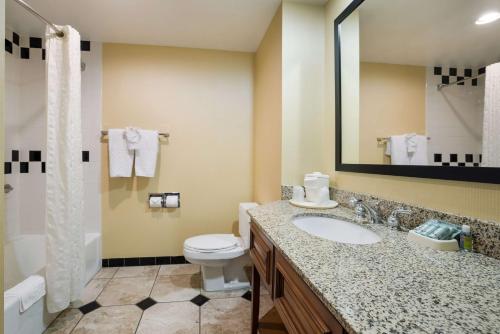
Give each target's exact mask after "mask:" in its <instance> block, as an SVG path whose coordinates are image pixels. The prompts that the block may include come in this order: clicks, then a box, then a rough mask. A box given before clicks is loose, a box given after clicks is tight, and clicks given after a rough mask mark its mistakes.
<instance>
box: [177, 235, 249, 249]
mask: <svg viewBox="0 0 500 334" xmlns="http://www.w3.org/2000/svg"><path fill="white" fill-rule="evenodd" d="M239 245H240V242H239V240H238V238H236V237H235V236H234V235H233V234H205V235H198V236H195V237H191V238H189V239H186V241H184V248H185V249H189V250H190V251H193V252H199V253H217V252H225V251H229V250H232V249H234V248H236V247H238V246H239Z"/></svg>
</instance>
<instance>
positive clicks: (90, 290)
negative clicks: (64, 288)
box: [71, 278, 111, 308]
mask: <svg viewBox="0 0 500 334" xmlns="http://www.w3.org/2000/svg"><path fill="white" fill-rule="evenodd" d="M110 280H111V279H110V278H103V279H93V280H92V281H90V282H89V284H87V286H86V287H85V289H84V290H83V295H82V298H80V300H78V301H75V302H72V303H71V307H73V308H78V307H80V306H83V305H85V304H88V303H90V302H93V301H94V300H96V299H97V296H99V294H100V293H101V292H102V290H104V287H105V286H106V284H108V282H109V281H110Z"/></svg>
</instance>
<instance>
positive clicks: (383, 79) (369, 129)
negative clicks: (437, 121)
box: [359, 62, 426, 164]
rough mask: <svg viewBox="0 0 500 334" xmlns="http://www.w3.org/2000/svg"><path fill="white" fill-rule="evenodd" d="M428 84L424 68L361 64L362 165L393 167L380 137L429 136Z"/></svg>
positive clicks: (360, 150) (360, 118)
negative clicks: (426, 125) (427, 116)
mask: <svg viewBox="0 0 500 334" xmlns="http://www.w3.org/2000/svg"><path fill="white" fill-rule="evenodd" d="M425 84H426V82H425V67H422V66H406V65H393V64H376V63H365V62H362V63H361V71H360V96H361V98H360V99H359V100H360V111H359V113H360V117H359V124H360V131H359V154H360V163H362V164H382V163H389V164H390V159H389V158H388V157H387V156H386V155H385V154H384V153H385V148H386V147H385V145H384V144H378V143H377V137H387V136H391V135H398V134H403V133H419V134H425V133H426V130H425Z"/></svg>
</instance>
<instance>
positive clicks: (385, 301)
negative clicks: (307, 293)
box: [249, 201, 500, 334]
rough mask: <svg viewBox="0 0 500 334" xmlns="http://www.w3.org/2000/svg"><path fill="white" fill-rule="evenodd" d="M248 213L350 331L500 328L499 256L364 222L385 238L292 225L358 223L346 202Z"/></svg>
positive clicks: (286, 205)
mask: <svg viewBox="0 0 500 334" xmlns="http://www.w3.org/2000/svg"><path fill="white" fill-rule="evenodd" d="M249 214H250V216H251V217H252V218H253V220H254V222H255V223H257V224H258V225H259V226H260V227H261V228H262V229H263V231H264V232H265V233H266V234H267V236H268V237H269V238H270V239H271V241H272V242H273V243H274V245H275V246H276V247H277V248H278V249H279V250H280V251H281V252H282V253H283V255H284V256H285V257H286V258H287V259H288V260H289V261H290V263H291V264H292V266H293V267H294V268H295V270H296V271H297V273H298V274H299V275H300V276H301V277H302V279H303V280H304V281H305V282H306V283H307V284H308V285H309V286H310V287H311V289H312V290H313V291H314V292H315V294H316V295H317V296H318V297H319V298H320V299H321V300H322V301H323V303H324V304H325V306H326V307H327V308H328V309H329V310H330V311H331V312H332V313H333V314H334V315H335V316H336V317H337V319H338V320H339V321H340V322H341V324H342V325H343V326H344V328H345V329H346V330H347V331H348V332H349V333H404V334H409V333H443V334H444V333H453V334H459V333H485V334H486V333H487V334H492V333H500V261H499V260H495V259H493V258H489V257H486V256H484V255H481V254H475V253H464V252H443V251H436V250H432V249H428V248H423V247H421V246H419V245H417V244H415V243H413V242H411V241H408V240H407V239H406V234H407V233H404V232H400V231H394V230H391V229H389V228H388V227H386V226H382V225H371V224H367V225H364V226H365V227H366V228H369V229H371V230H373V231H374V232H376V233H377V234H378V235H379V236H380V237H381V238H382V241H381V242H379V243H376V244H371V245H350V244H342V243H338V242H334V241H330V240H326V239H322V238H318V237H315V236H312V235H310V234H307V233H306V232H304V231H302V230H299V229H298V228H297V227H295V225H293V224H292V223H291V219H292V218H293V217H295V216H300V215H322V216H330V217H337V218H344V219H346V220H351V221H354V218H355V217H354V213H353V212H352V210H350V209H347V208H345V207H338V208H335V209H331V210H310V209H302V208H297V207H294V206H292V205H291V204H289V203H288V202H287V201H279V202H274V203H270V204H266V205H262V206H259V207H256V208H253V209H251V210H249Z"/></svg>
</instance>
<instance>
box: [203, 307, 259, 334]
mask: <svg viewBox="0 0 500 334" xmlns="http://www.w3.org/2000/svg"><path fill="white" fill-rule="evenodd" d="M251 305H252V304H251V303H250V302H249V301H248V300H246V299H243V298H229V299H212V300H210V301H208V302H207V303H205V304H204V305H203V306H202V307H201V320H200V321H201V333H202V334H233V333H234V334H242V333H250V316H251V315H250V312H251Z"/></svg>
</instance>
